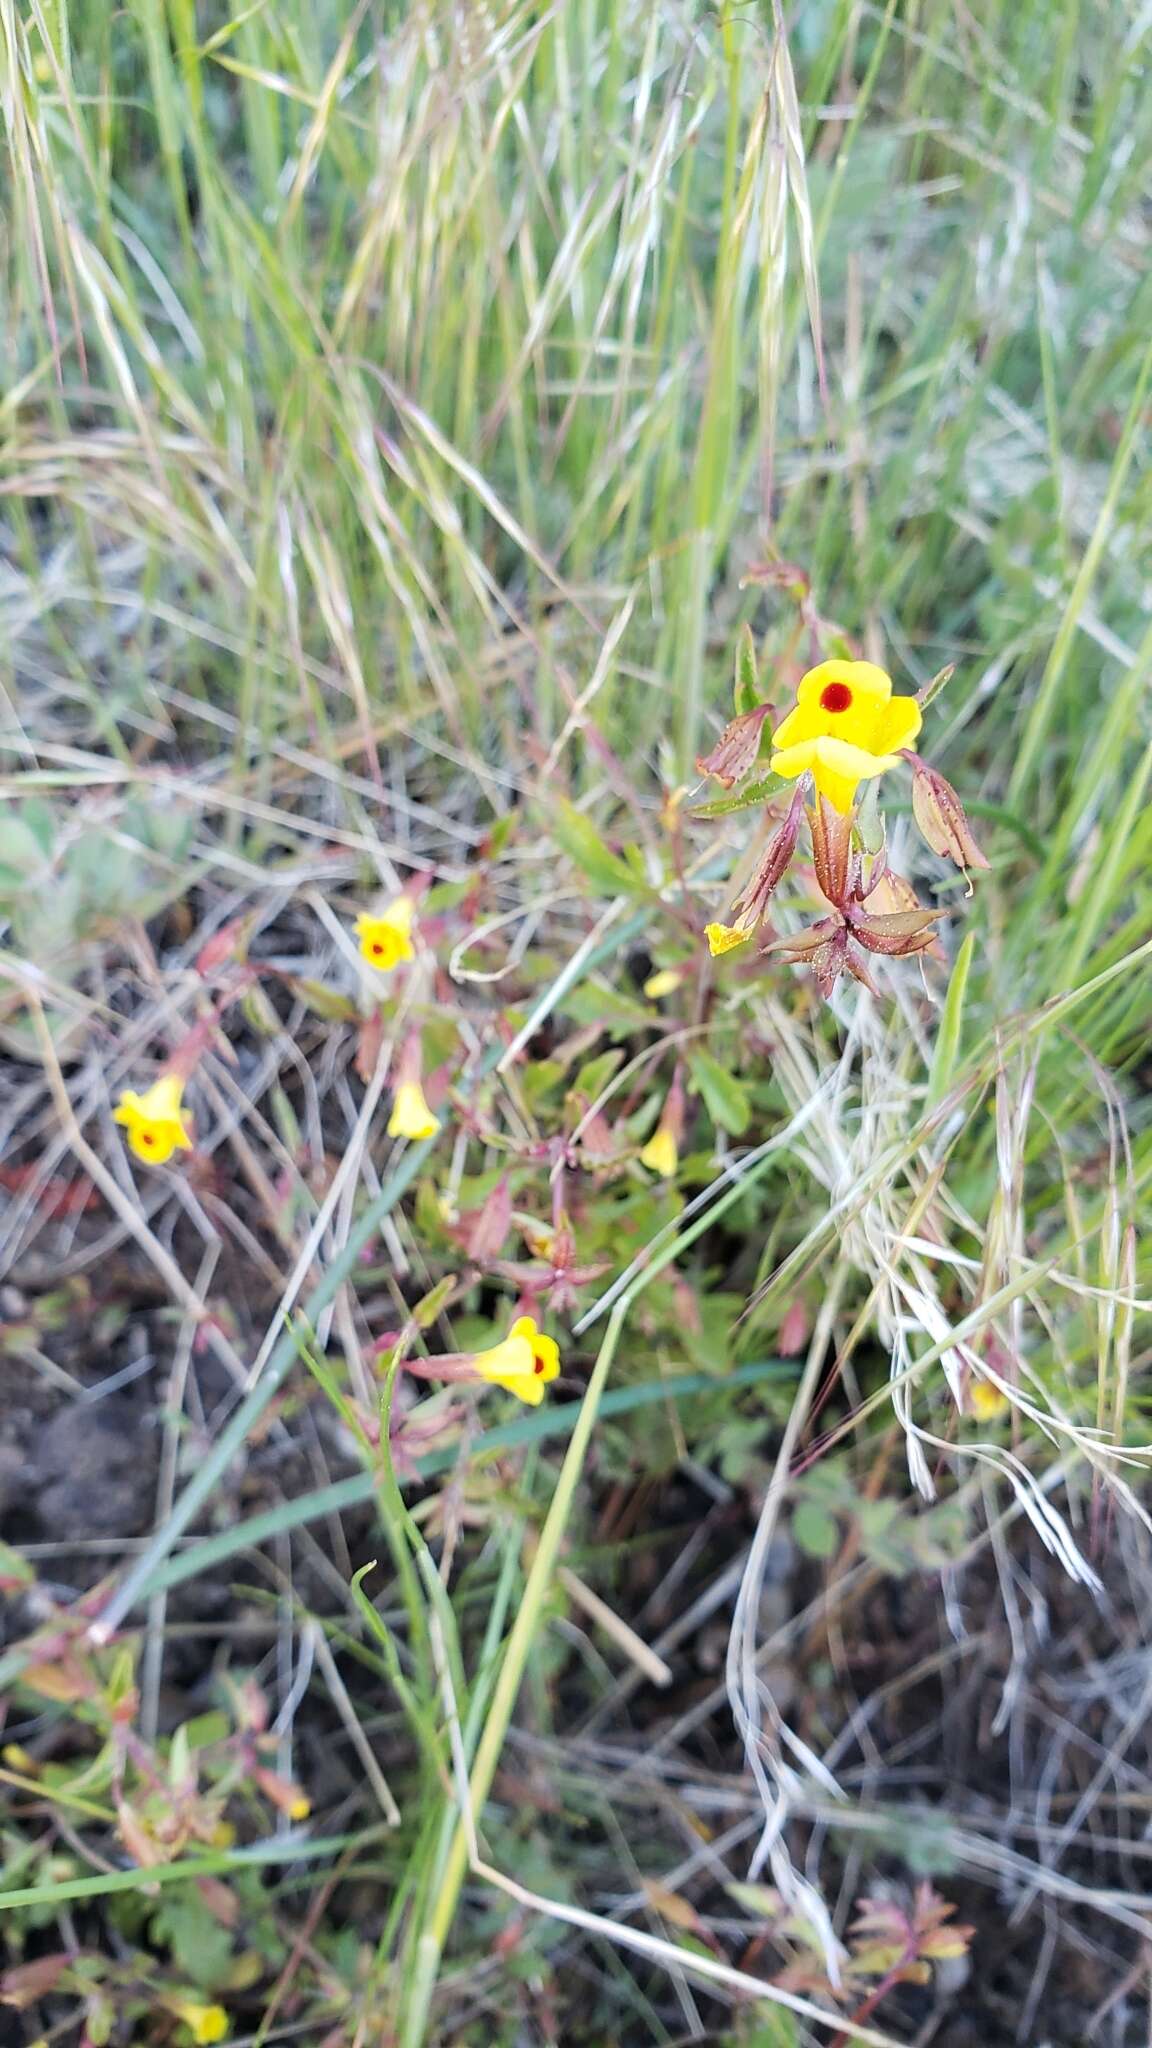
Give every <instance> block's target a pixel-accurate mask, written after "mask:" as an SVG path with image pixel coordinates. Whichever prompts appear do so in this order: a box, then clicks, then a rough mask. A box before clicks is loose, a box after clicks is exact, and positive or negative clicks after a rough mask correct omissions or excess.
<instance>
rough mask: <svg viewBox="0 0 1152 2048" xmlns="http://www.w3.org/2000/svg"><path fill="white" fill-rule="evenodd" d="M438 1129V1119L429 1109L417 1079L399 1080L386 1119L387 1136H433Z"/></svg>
mask: <svg viewBox="0 0 1152 2048" xmlns="http://www.w3.org/2000/svg"><path fill="white" fill-rule="evenodd" d="M439 1129H440V1119H439V1117H438V1116H434V1115H433V1113H432V1111H431V1110H430V1109H429V1107H428V1104H427V1102H426V1101H425V1099H424V1090H423V1088H422V1087H421V1086H420V1083H419V1081H401V1083H400V1086H399V1087H398V1088H397V1090H396V1095H395V1099H394V1101H393V1103H392V1114H391V1116H390V1117H389V1119H388V1136H389V1137H390V1138H434V1137H435V1136H436V1133H437V1131H438V1130H439Z"/></svg>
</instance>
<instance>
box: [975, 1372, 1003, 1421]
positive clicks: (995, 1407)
mask: <svg viewBox="0 0 1152 2048" xmlns="http://www.w3.org/2000/svg"><path fill="white" fill-rule="evenodd" d="M968 1401H969V1405H970V1407H971V1409H972V1413H973V1415H975V1416H977V1417H978V1419H979V1420H980V1421H981V1422H994V1421H995V1420H996V1417H997V1416H998V1415H1006V1414H1007V1413H1008V1409H1009V1407H1010V1406H1011V1403H1010V1402H1009V1399H1008V1396H1007V1394H1002V1393H1001V1392H1000V1389H999V1387H994V1386H993V1384H992V1382H991V1380H977V1379H974V1380H973V1381H972V1382H971V1384H970V1385H969V1388H968Z"/></svg>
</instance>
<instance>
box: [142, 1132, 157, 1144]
mask: <svg viewBox="0 0 1152 2048" xmlns="http://www.w3.org/2000/svg"><path fill="white" fill-rule="evenodd" d="M140 1143H141V1144H142V1145H154V1144H155V1143H156V1140H155V1138H154V1137H153V1135H152V1133H151V1131H141V1133H140Z"/></svg>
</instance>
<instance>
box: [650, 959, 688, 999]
mask: <svg viewBox="0 0 1152 2048" xmlns="http://www.w3.org/2000/svg"><path fill="white" fill-rule="evenodd" d="M683 979H684V975H683V971H682V969H680V968H679V967H660V968H658V969H657V971H656V973H655V974H650V975H649V976H648V979H647V981H646V982H645V983H644V993H645V995H646V996H647V998H648V1000H649V1002H650V1003H658V1002H659V1000H660V998H661V996H670V995H671V994H672V991H673V989H677V988H679V986H680V983H681V982H682V981H683Z"/></svg>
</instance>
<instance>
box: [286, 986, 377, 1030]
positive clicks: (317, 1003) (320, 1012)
mask: <svg viewBox="0 0 1152 2048" xmlns="http://www.w3.org/2000/svg"><path fill="white" fill-rule="evenodd" d="M287 979H288V986H289V987H290V989H291V990H292V993H293V995H294V996H298V997H299V998H300V1001H301V1002H302V1003H304V1004H306V1005H307V1007H308V1009H310V1010H311V1012H312V1014H313V1016H314V1017H327V1018H330V1019H331V1020H332V1021H333V1022H334V1023H336V1022H343V1023H347V1024H351V1023H354V1022H355V1020H356V1018H357V1017H358V1016H359V1015H360V1012H359V1010H358V1009H357V1008H356V1005H355V1003H354V1002H353V1001H352V999H351V997H350V996H346V995H343V994H342V993H341V991H340V990H339V989H335V988H329V986H328V984H327V982H324V981H309V980H307V979H306V978H305V977H304V976H303V975H298V974H294V975H291V976H289V977H287Z"/></svg>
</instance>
